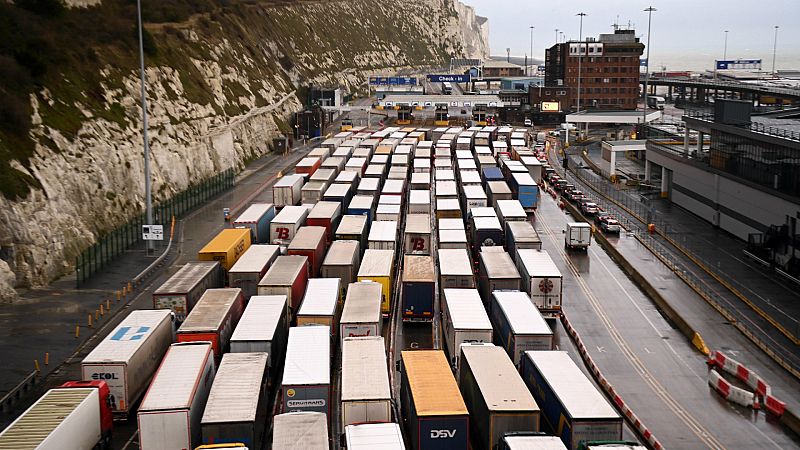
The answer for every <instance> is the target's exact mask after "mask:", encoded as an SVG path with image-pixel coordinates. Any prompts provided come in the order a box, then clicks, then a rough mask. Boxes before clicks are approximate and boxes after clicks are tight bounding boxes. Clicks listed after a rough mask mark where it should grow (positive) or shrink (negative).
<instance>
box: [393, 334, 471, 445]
mask: <svg viewBox="0 0 800 450" xmlns="http://www.w3.org/2000/svg"><path fill="white" fill-rule="evenodd" d="M400 401H401V402H402V405H403V408H402V410H403V412H404V414H405V423H406V431H407V432H408V437H409V444H410V445H411V448H412V449H413V450H444V449H447V450H467V449H468V448H469V422H470V420H469V411H467V407H466V405H464V400H463V399H462V397H461V392H459V390H458V385H457V384H456V380H455V378H453V372H452V371H451V370H450V364H448V362H447V357H446V356H445V354H444V352H443V351H441V350H405V351H403V352H402V353H401V381H400Z"/></svg>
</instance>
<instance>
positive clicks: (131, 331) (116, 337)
mask: <svg viewBox="0 0 800 450" xmlns="http://www.w3.org/2000/svg"><path fill="white" fill-rule="evenodd" d="M148 331H150V327H120V329H119V330H117V332H116V333H114V334H113V335H112V336H111V340H112V341H139V340H141V339H142V338H143V337H144V336H145V335H146V334H147V332H148Z"/></svg>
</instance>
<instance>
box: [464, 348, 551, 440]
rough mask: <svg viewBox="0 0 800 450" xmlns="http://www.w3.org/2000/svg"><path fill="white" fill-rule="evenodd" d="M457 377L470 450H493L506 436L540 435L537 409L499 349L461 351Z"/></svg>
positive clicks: (506, 356) (512, 367) (503, 353)
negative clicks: (469, 439) (507, 434)
mask: <svg viewBox="0 0 800 450" xmlns="http://www.w3.org/2000/svg"><path fill="white" fill-rule="evenodd" d="M459 373H460V375H459V377H458V383H459V387H460V388H461V395H462V397H463V398H464V403H465V404H466V406H467V409H468V410H469V416H470V425H471V427H470V429H471V431H472V442H473V443H474V444H475V446H474V447H473V448H476V449H478V450H494V449H496V448H497V446H498V445H499V443H500V441H501V440H502V438H503V436H504V435H505V434H506V433H514V432H536V431H539V407H538V406H537V405H536V402H535V401H534V400H533V396H532V395H531V393H530V392H529V391H528V388H527V386H525V383H524V382H523V381H522V378H521V377H520V375H519V372H518V371H517V368H516V367H514V364H513V363H512V362H511V360H510V359H509V357H508V355H507V354H506V352H505V351H504V350H503V349H502V348H501V347H494V346H491V347H489V346H471V345H466V346H463V347H461V367H460V369H459Z"/></svg>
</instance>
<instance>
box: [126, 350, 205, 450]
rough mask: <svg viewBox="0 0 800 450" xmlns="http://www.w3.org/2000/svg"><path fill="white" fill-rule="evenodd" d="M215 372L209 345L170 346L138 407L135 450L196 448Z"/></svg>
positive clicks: (200, 437) (200, 435) (198, 443)
mask: <svg viewBox="0 0 800 450" xmlns="http://www.w3.org/2000/svg"><path fill="white" fill-rule="evenodd" d="M215 373H216V368H215V365H214V350H213V349H212V348H211V344H210V343H209V342H184V343H178V344H172V345H171V346H170V348H169V350H167V354H166V356H164V359H163V360H162V361H161V365H160V366H159V367H158V370H157V371H156V375H155V377H154V378H153V382H152V383H150V387H149V388H148V389H147V393H146V394H145V395H144V400H142V404H141V406H139V414H138V424H139V448H140V449H142V450H151V449H152V450H161V449H168V448H169V449H177V448H179V449H183V448H186V449H189V448H195V447H196V446H198V445H200V443H201V440H202V432H201V428H200V420H201V419H202V418H203V410H204V409H205V407H206V402H207V401H208V393H209V391H210V390H211V384H212V382H213V381H214V374H215Z"/></svg>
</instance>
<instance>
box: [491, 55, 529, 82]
mask: <svg viewBox="0 0 800 450" xmlns="http://www.w3.org/2000/svg"><path fill="white" fill-rule="evenodd" d="M523 75H525V69H524V68H523V67H522V66H520V65H519V64H514V63H510V62H506V61H497V60H492V59H488V60H486V61H484V62H483V77H484V78H500V77H521V76H523Z"/></svg>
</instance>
